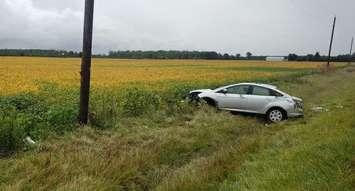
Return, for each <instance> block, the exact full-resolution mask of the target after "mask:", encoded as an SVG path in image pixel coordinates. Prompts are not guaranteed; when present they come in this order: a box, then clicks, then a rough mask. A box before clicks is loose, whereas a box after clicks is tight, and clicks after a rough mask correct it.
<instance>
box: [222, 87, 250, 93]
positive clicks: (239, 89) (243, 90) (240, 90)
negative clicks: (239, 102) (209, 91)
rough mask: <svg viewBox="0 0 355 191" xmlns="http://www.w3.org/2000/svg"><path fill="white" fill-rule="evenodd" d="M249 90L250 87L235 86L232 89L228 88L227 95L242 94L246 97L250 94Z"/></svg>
mask: <svg viewBox="0 0 355 191" xmlns="http://www.w3.org/2000/svg"><path fill="white" fill-rule="evenodd" d="M249 89H250V86H244V85H241V86H233V87H230V88H227V93H228V94H241V95H246V94H249Z"/></svg>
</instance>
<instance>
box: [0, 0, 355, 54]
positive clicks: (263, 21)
mask: <svg viewBox="0 0 355 191" xmlns="http://www.w3.org/2000/svg"><path fill="white" fill-rule="evenodd" d="M95 1H96V2H95V6H96V7H95V21H94V52H95V53H104V52H107V51H109V50H160V49H162V50H213V51H218V52H222V53H224V52H227V53H232V54H235V53H240V54H243V55H244V54H245V53H246V52H247V51H251V52H252V53H254V54H259V55H260V54H263V55H286V54H288V53H297V54H305V53H309V52H311V53H315V52H316V51H319V52H321V53H322V54H326V53H327V49H328V46H329V38H330V33H331V22H332V17H333V16H334V15H335V14H336V15H337V17H338V23H337V28H336V33H335V42H334V54H345V53H348V51H349V47H350V40H351V37H352V36H355V22H354V21H355V11H353V10H354V8H355V0H95ZM83 9H84V0H0V48H40V49H66V50H80V49H81V44H82V42H81V39H82V28H83V27H82V23H83Z"/></svg>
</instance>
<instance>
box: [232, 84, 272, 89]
mask: <svg viewBox="0 0 355 191" xmlns="http://www.w3.org/2000/svg"><path fill="white" fill-rule="evenodd" d="M237 85H248V86H261V87H265V88H269V89H274V90H277V87H276V86H274V85H270V84H258V83H239V84H233V85H230V86H237Z"/></svg>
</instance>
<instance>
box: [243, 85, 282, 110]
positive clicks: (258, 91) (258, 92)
mask: <svg viewBox="0 0 355 191" xmlns="http://www.w3.org/2000/svg"><path fill="white" fill-rule="evenodd" d="M272 92H273V90H270V89H268V88H265V87H260V86H252V90H251V94H250V95H248V96H247V98H248V104H247V105H248V106H247V108H248V110H250V111H252V112H255V113H263V111H264V110H265V108H266V107H267V105H269V103H271V102H273V101H274V100H275V99H276V96H274V95H273V93H272Z"/></svg>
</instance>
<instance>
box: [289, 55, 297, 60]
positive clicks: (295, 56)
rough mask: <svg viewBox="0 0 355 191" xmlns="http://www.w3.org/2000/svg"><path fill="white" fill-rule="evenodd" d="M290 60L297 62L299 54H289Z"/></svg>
mask: <svg viewBox="0 0 355 191" xmlns="http://www.w3.org/2000/svg"><path fill="white" fill-rule="evenodd" d="M288 60H289V61H297V60H298V55H297V54H289V55H288Z"/></svg>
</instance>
